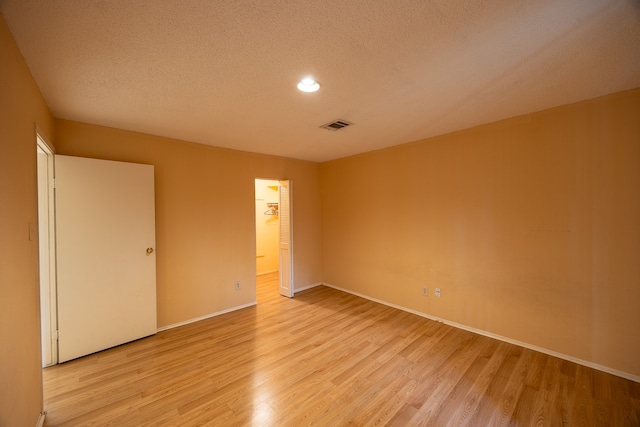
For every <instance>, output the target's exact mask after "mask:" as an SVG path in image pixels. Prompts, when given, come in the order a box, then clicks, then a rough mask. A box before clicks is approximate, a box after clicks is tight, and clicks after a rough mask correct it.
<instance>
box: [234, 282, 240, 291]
mask: <svg viewBox="0 0 640 427" xmlns="http://www.w3.org/2000/svg"><path fill="white" fill-rule="evenodd" d="M235 286H236V291H239V290H240V282H236V285H235Z"/></svg>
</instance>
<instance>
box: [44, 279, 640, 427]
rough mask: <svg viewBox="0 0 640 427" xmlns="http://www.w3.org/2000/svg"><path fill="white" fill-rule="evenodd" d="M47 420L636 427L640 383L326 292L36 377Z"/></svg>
mask: <svg viewBox="0 0 640 427" xmlns="http://www.w3.org/2000/svg"><path fill="white" fill-rule="evenodd" d="M44 394H45V403H44V404H45V410H46V411H47V417H46V425H47V426H49V427H58V426H202V425H206V426H304V425H317V426H343V425H352V426H369V425H391V426H450V425H451V426H453V425H455V426H518V427H522V426H640V384H638V383H635V382H632V381H628V380H625V379H622V378H619V377H616V376H613V375H609V374H605V373H602V372H599V371H595V370H593V369H590V368H586V367H583V366H580V365H576V364H574V363H571V362H567V361H564V360H561V359H557V358H554V357H551V356H547V355H544V354H541V353H537V352H535V351H531V350H527V349H524V348H521V347H518V346H515V345H511V344H507V343H504V342H500V341H496V340H493V339H490V338H487V337H484V336H480V335H476V334H473V333H470V332H467V331H463V330H460V329H456V328H453V327H450V326H447V325H443V324H441V323H438V322H434V321H431V320H428V319H424V318H422V317H419V316H416V315H413V314H409V313H406V312H403V311H399V310H396V309H393V308H390V307H387V306H384V305H381V304H377V303H374V302H371V301H368V300H365V299H362V298H359V297H356V296H353V295H350V294H347V293H344V292H340V291H337V290H335V289H331V288H328V287H324V286H319V287H316V288H313V289H309V290H307V291H304V292H301V293H298V294H296V297H295V298H294V299H288V298H284V297H281V296H280V295H278V284H277V274H271V275H265V276H260V277H259V278H258V305H257V306H255V307H251V308H246V309H243V310H239V311H236V312H232V313H228V314H225V315H222V316H218V317H215V318H211V319H208V320H204V321H200V322H197V323H193V324H190V325H187V326H183V327H179V328H175V329H171V330H168V331H163V332H160V333H158V334H157V335H155V336H153V337H149V338H145V339H142V340H139V341H136V342H133V343H130V344H126V345H123V346H120V347H117V348H113V349H110V350H106V351H103V352H100V353H97V354H94V355H90V356H87V357H84V358H81V359H77V360H74V361H71V362H67V363H65V364H62V365H58V366H54V367H50V368H46V369H45V370H44Z"/></svg>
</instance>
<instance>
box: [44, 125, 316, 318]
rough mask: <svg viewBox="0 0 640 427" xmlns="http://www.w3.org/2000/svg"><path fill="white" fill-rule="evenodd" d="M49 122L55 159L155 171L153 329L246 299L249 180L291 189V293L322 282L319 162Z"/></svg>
mask: <svg viewBox="0 0 640 427" xmlns="http://www.w3.org/2000/svg"><path fill="white" fill-rule="evenodd" d="M55 125H56V147H57V150H58V153H60V154H66V155H71V156H81V157H94V158H99V159H106V160H119V161H125V162H135V163H145V164H152V165H154V166H155V185H156V244H157V252H156V253H157V290H158V293H157V297H158V326H159V327H166V326H170V325H174V324H177V323H181V322H185V321H188V320H191V319H195V318H199V317H202V316H207V315H209V314H212V313H217V312H220V311H224V310H228V309H230V308H234V307H239V306H242V305H245V304H251V303H253V302H255V301H256V293H255V283H256V235H255V213H254V212H255V179H256V178H261V177H281V178H282V179H291V180H292V181H293V182H294V190H293V191H294V192H293V194H292V198H293V209H294V219H293V244H294V272H295V273H294V274H295V276H294V281H295V287H297V288H302V287H305V286H309V285H311V284H314V283H317V282H320V281H321V280H322V256H321V242H320V239H321V218H320V215H321V207H320V200H321V195H320V166H319V164H317V163H313V162H306V161H300V160H291V159H285V158H279V157H273V156H266V155H259V154H251V153H245V152H240V151H234V150H227V149H220V148H214V147H210V146H205V145H200V144H193V143H189V142H184V141H177V140H172V139H167V138H160V137H156V136H151V135H145V134H140V133H135V132H129V131H123V130H117V129H112V128H106V127H100V126H94V125H89V124H83V123H77V122H72V121H65V120H56V122H55ZM265 143H266V142H265ZM235 281H240V284H241V289H240V290H239V291H236V290H235V289H234V283H235Z"/></svg>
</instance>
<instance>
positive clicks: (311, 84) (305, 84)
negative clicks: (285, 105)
mask: <svg viewBox="0 0 640 427" xmlns="http://www.w3.org/2000/svg"><path fill="white" fill-rule="evenodd" d="M298 89H299V90H301V91H303V92H315V91H317V90H318V89H320V83H318V82H317V81H315V80H314V79H312V78H311V77H305V78H304V79H302V80H300V83H298Z"/></svg>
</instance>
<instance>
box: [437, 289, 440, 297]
mask: <svg viewBox="0 0 640 427" xmlns="http://www.w3.org/2000/svg"><path fill="white" fill-rule="evenodd" d="M436 296H437V297H438V298H440V288H436Z"/></svg>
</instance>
